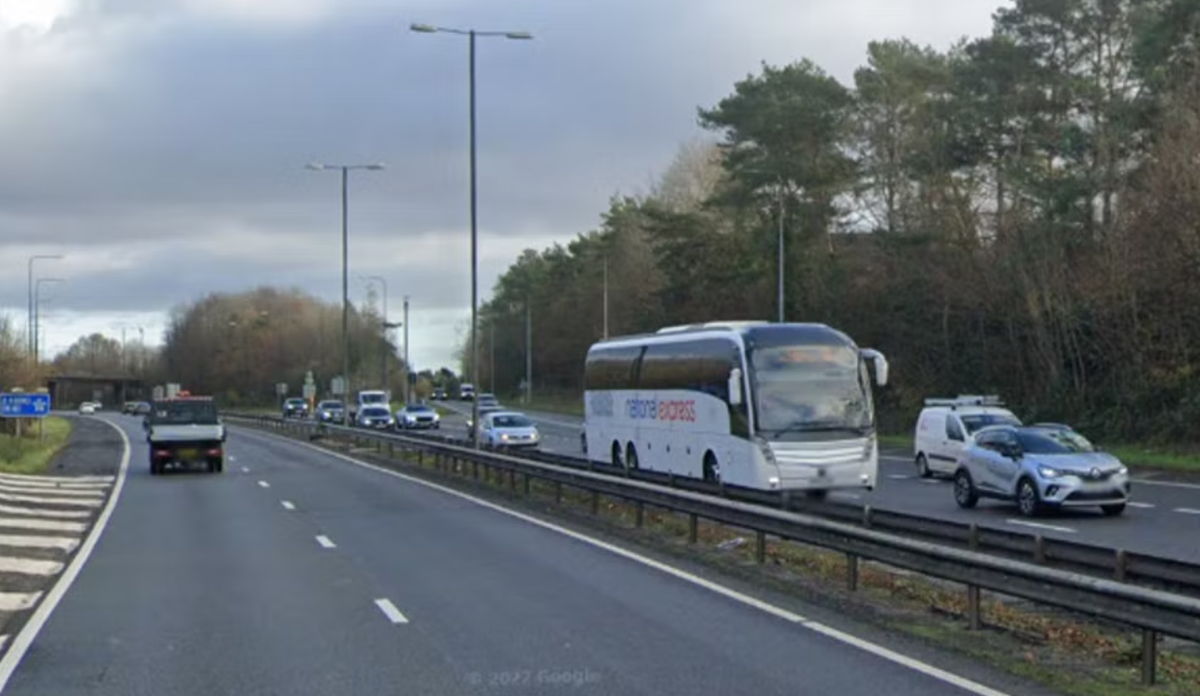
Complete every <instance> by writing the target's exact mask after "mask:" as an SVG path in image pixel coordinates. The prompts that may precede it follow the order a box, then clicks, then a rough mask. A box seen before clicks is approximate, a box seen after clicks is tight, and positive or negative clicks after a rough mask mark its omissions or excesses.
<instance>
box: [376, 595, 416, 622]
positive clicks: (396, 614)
mask: <svg viewBox="0 0 1200 696" xmlns="http://www.w3.org/2000/svg"><path fill="white" fill-rule="evenodd" d="M375 606H377V607H379V611H382V612H383V615H384V616H386V617H387V618H388V621H391V622H392V623H394V624H406V623H408V619H407V618H406V617H405V616H404V614H401V613H400V610H399V609H397V608H396V605H395V604H392V600H390V599H377V600H375Z"/></svg>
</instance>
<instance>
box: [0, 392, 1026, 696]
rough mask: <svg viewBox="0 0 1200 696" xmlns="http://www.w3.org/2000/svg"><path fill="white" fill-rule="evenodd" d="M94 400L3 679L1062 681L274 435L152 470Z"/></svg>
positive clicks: (1018, 692)
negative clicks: (51, 563) (79, 491)
mask: <svg viewBox="0 0 1200 696" xmlns="http://www.w3.org/2000/svg"><path fill="white" fill-rule="evenodd" d="M97 418H104V419H107V420H108V421H109V422H110V423H112V424H114V427H119V428H121V429H123V431H124V432H125V434H126V435H127V437H128V441H129V442H130V443H131V444H130V445H129V448H130V450H129V452H130V457H129V460H128V461H129V465H128V466H127V467H126V468H123V469H122V472H121V474H120V476H119V478H118V482H117V484H116V486H115V489H116V490H117V491H118V492H119V497H118V498H116V499H115V500H116V502H115V503H114V504H113V506H112V507H111V516H110V517H106V518H105V520H106V523H104V524H102V523H98V524H97V527H96V531H95V532H93V533H94V534H99V543H98V544H95V545H94V549H92V550H91V553H90V555H89V554H81V555H80V556H78V557H77V560H76V561H75V563H79V564H82V565H80V566H77V565H72V568H73V569H75V570H76V571H77V575H76V573H75V572H68V573H67V574H65V575H64V579H63V581H62V584H60V586H59V588H61V590H65V592H63V591H61V590H60V591H58V592H56V593H55V594H61V597H62V598H61V601H51V600H50V599H48V600H47V603H48V605H49V606H50V608H51V609H52V612H51V613H50V614H49V618H48V620H45V621H42V620H41V619H39V616H38V615H35V617H34V618H33V619H31V620H30V622H29V624H28V625H27V627H26V629H25V631H23V632H22V633H21V634H20V635H19V636H17V638H16V640H15V641H14V646H16V647H20V646H23V645H24V646H28V651H27V652H25V653H24V657H23V659H22V660H21V661H20V663H19V664H18V665H17V666H16V668H15V671H12V670H10V671H5V672H4V673H3V674H0V679H2V680H5V684H6V687H5V691H4V693H6V694H16V695H25V694H30V695H33V694H36V695H39V696H44V695H46V694H54V695H55V696H74V695H77V694H89V695H92V694H102V695H107V694H112V695H114V696H115V695H118V694H120V695H122V696H124V695H127V694H154V696H197V695H199V694H203V695H204V696H220V695H224V694H230V695H232V694H239V695H240V694H260V693H261V694H287V696H308V695H312V696H316V695H318V694H319V695H322V696H326V695H329V694H346V695H355V694H371V695H376V694H438V695H439V696H441V695H445V694H485V693H487V694H496V693H519V694H522V695H526V694H565V693H570V694H646V695H647V696H649V695H651V694H653V695H655V696H659V695H662V694H681V695H683V694H686V695H687V696H706V695H713V696H715V695H718V694H720V695H722V696H724V695H726V694H754V695H755V696H771V695H773V694H779V695H784V694H787V695H788V696H791V695H793V694H797V693H806V694H839V696H876V695H877V694H879V693H884V692H886V693H887V694H889V696H965V695H968V694H974V695H975V696H1040V695H1042V694H1047V693H1049V692H1048V691H1046V690H1044V689H1041V688H1037V687H1030V686H1028V685H1026V684H1023V683H1020V682H1018V681H1017V680H1016V679H1015V678H1007V677H1003V676H1000V675H998V674H996V673H995V672H993V671H992V670H990V669H989V668H987V667H985V666H982V665H977V664H975V663H972V662H968V661H963V660H961V659H960V658H956V657H953V656H949V655H946V654H943V653H940V652H938V651H935V650H933V649H932V648H929V647H923V646H919V645H918V644H917V642H916V641H912V642H910V641H907V640H904V639H901V638H896V637H885V636H881V635H880V634H879V633H878V632H877V631H875V630H874V629H871V628H868V627H864V626H861V625H858V624H854V623H851V622H850V621H849V620H847V619H844V618H842V617H839V616H837V615H836V614H834V613H832V612H829V611H826V610H823V609H821V608H818V607H813V606H809V605H806V604H803V603H801V602H799V601H797V600H795V599H792V598H788V597H782V596H778V595H774V594H772V593H771V592H769V591H767V590H762V589H751V588H749V587H748V586H741V585H738V586H734V585H732V584H718V582H717V581H715V580H713V579H711V578H712V576H711V571H706V570H692V571H690V572H689V570H686V569H682V568H681V567H680V566H679V562H678V561H676V562H675V564H674V565H668V564H667V563H666V562H664V561H660V560H654V559H652V558H650V557H648V556H645V555H639V554H637V553H634V552H632V551H629V550H625V549H624V548H621V547H619V546H617V545H614V544H611V543H606V542H603V541H599V540H597V539H595V538H593V537H589V536H586V535H584V534H582V533H579V532H575V531H571V530H569V529H566V528H564V527H561V526H557V525H555V524H552V523H549V522H544V521H540V520H536V519H534V518H532V517H529V516H526V515H524V514H521V513H517V512H513V511H509V510H506V509H505V508H503V507H500V506H498V505H495V504H493V503H488V502H485V501H482V500H479V499H476V498H472V497H470V496H468V495H466V494H462V493H457V492H453V491H450V490H449V489H446V488H443V487H440V486H437V485H434V484H429V483H423V482H419V481H416V480H414V479H411V478H409V477H406V476H404V475H403V474H400V473H397V472H391V471H386V470H384V469H381V468H378V467H373V466H371V465H368V464H362V463H358V462H355V460H352V459H350V458H348V457H346V456H344V455H340V454H335V453H331V452H327V451H323V450H320V449H318V448H316V447H313V446H312V445H310V444H308V443H304V442H299V441H295V440H288V439H284V438H279V437H276V436H273V435H270V434H267V433H262V432H258V431H253V430H249V429H245V428H236V427H234V428H231V429H230V432H231V435H230V438H229V441H228V444H227V452H228V461H227V464H226V471H225V473H223V474H219V475H212V474H206V473H202V474H167V475H162V476H153V477H152V476H151V475H150V473H149V471H148V466H147V465H146V460H147V451H146V445H145V443H144V440H143V437H142V433H141V428H140V423H139V421H138V420H137V419H135V418H132V417H125V416H111V417H110V416H98V417H97ZM92 538H93V539H94V538H95V537H92ZM92 543H94V542H92ZM79 568H81V570H80V569H79ZM702 575H704V576H707V577H702ZM72 579H73V582H72ZM724 582H733V581H724ZM751 594H753V596H751ZM43 606H46V605H43ZM38 614H39V615H41V614H44V612H42V611H41V610H39V613H38ZM42 618H44V616H43V617H42ZM39 629H40V630H39ZM897 641H902V642H899V643H898V642H897ZM16 647H14V649H16ZM14 662H15V660H14V659H12V658H11V657H9V658H6V659H5V660H4V661H3V663H4V664H6V665H8V666H9V667H10V668H11V667H12V663H14ZM985 684H987V685H986V686H985ZM497 689H500V690H499V691H498V690H497Z"/></svg>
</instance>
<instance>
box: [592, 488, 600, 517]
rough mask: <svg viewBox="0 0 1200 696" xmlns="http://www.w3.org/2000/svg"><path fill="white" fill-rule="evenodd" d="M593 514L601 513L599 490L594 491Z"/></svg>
mask: <svg viewBox="0 0 1200 696" xmlns="http://www.w3.org/2000/svg"><path fill="white" fill-rule="evenodd" d="M592 514H593V515H599V514H600V493H599V492H598V491H592Z"/></svg>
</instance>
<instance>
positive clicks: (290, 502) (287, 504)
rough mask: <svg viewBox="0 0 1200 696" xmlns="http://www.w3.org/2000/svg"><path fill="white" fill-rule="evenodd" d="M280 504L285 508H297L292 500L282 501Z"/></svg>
mask: <svg viewBox="0 0 1200 696" xmlns="http://www.w3.org/2000/svg"><path fill="white" fill-rule="evenodd" d="M279 504H280V505H282V506H283V509H284V510H295V509H296V506H295V505H293V504H292V501H290V500H283V501H280V503H279Z"/></svg>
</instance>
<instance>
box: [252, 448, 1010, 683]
mask: <svg viewBox="0 0 1200 696" xmlns="http://www.w3.org/2000/svg"><path fill="white" fill-rule="evenodd" d="M264 437H270V436H268V435H264ZM271 439H272V440H274V441H276V442H279V441H281V440H280V438H277V437H276V438H271ZM282 441H284V442H288V443H290V444H294V445H296V446H297V447H299V448H304V449H307V450H309V451H312V452H317V453H320V454H323V455H325V456H327V457H332V458H335V459H340V460H342V461H344V462H349V463H350V464H354V465H355V466H359V467H362V468H364V469H370V470H372V471H375V472H378V473H380V474H382V475H384V476H390V477H393V478H397V479H400V480H402V481H407V482H409V483H411V484H413V485H417V486H423V487H425V488H428V489H430V490H436V491H441V492H442V493H445V494H446V495H449V496H453V497H456V498H459V499H460V500H468V501H470V502H472V503H474V504H476V505H478V506H480V507H484V508H487V509H489V510H493V511H495V512H498V513H500V514H503V515H507V516H509V517H513V518H516V519H519V520H523V521H525V522H527V523H529V524H532V525H535V526H538V527H541V528H543V529H548V530H551V531H554V532H556V533H558V534H562V535H563V536H566V537H570V538H572V539H575V540H577V541H581V542H583V543H585V544H590V545H592V546H594V547H596V548H599V549H603V550H605V551H608V552H609V553H612V554H614V555H618V556H622V557H624V558H627V559H629V560H632V561H634V562H637V563H641V564H642V565H644V566H647V567H649V568H654V569H655V570H658V571H661V572H663V573H665V574H667V575H672V576H674V577H676V578H678V579H680V580H683V581H684V582H688V583H691V584H693V585H697V586H699V587H703V588H705V589H708V590H710V591H712V592H715V593H717V594H720V595H723V596H725V597H728V598H730V599H732V600H734V601H736V602H740V603H742V604H745V605H747V606H751V607H754V608H756V609H758V610H760V611H763V612H765V613H768V614H772V615H774V616H777V617H779V618H781V619H784V620H785V621H790V622H792V623H796V624H798V625H800V626H803V627H805V628H807V629H809V630H810V631H814V632H816V633H820V634H821V635H824V636H827V637H828V638H831V639H833V640H836V641H838V642H840V643H845V644H846V645H853V646H854V647H856V648H858V649H859V650H862V651H863V652H866V653H870V654H872V655H875V656H876V657H879V658H881V659H884V660H887V661H889V662H893V663H895V664H898V665H902V666H904V667H907V668H908V669H911V670H913V671H915V672H919V673H921V674H924V675H926V676H929V677H932V678H933V679H937V680H938V681H940V682H943V683H946V684H950V685H953V686H957V687H958V688H960V689H962V690H964V691H967V692H970V693H972V694H975V695H976V696H1010V695H1009V694H1007V693H1005V692H1003V691H1000V690H999V689H993V688H991V687H990V686H987V685H986V684H981V683H980V682H977V681H974V680H971V679H968V678H966V677H963V676H960V675H957V674H955V673H953V672H949V671H946V670H944V669H941V668H940V667H936V666H934V665H931V664H929V663H927V662H922V661H920V660H917V659H915V658H911V657H909V656H907V655H904V654H901V653H898V652H896V651H894V650H891V649H889V648H885V647H883V646H882V645H878V644H876V643H871V642H869V641H866V640H863V639H862V638H859V637H858V636H855V635H852V634H849V633H846V632H845V631H840V630H838V629H836V628H833V627H832V626H827V625H825V624H822V623H818V622H817V621H813V620H810V619H806V618H804V617H803V616H800V615H799V614H796V613H794V612H791V611H788V610H787V609H784V608H782V607H779V606H776V605H774V604H771V603H769V602H765V601H763V600H761V599H758V598H757V597H751V596H750V595H747V594H744V593H741V592H738V591H737V590H734V589H731V588H729V587H725V586H724V585H720V584H718V583H715V582H713V581H711V580H707V579H705V578H702V577H700V576H698V575H694V574H692V573H689V572H687V571H685V570H680V569H679V568H676V567H674V566H671V565H668V564H666V563H663V562H661V561H656V560H654V559H652V558H649V557H647V556H643V555H641V554H639V553H635V552H633V551H630V550H628V549H625V548H622V547H620V546H617V545H615V544H610V543H608V542H606V541H601V540H600V539H596V538H595V537H591V536H588V535H586V534H583V533H582V532H577V531H575V530H573V529H567V528H566V527H563V526H562V525H558V524H554V523H553V522H547V521H546V520H542V519H538V518H537V517H533V516H532V515H527V514H525V513H522V512H517V511H516V510H512V509H509V508H506V507H503V506H501V505H497V504H496V503H492V502H490V501H487V500H484V499H482V498H478V497H476V496H473V495H471V494H469V493H464V492H462V491H459V490H455V489H453V488H450V487H449V486H443V485H440V484H436V483H432V482H430V481H426V480H424V479H420V478H416V477H413V476H407V475H405V474H402V473H400V472H398V471H392V470H391V469H385V468H383V467H381V466H378V465H375V464H369V463H367V462H363V461H359V460H357V459H355V458H353V457H347V456H346V455H344V454H339V453H337V452H330V451H328V450H324V449H321V448H319V447H317V446H315V445H310V444H308V443H302V442H294V441H291V440H282ZM380 601H384V602H387V600H376V601H375V603H376V605H379V608H380V609H381V610H382V609H383V606H382V605H380V604H379V603H380ZM387 604H389V605H390V604H391V602H387ZM393 608H394V607H393ZM397 613H399V612H398V611H397ZM402 616H403V615H402Z"/></svg>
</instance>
